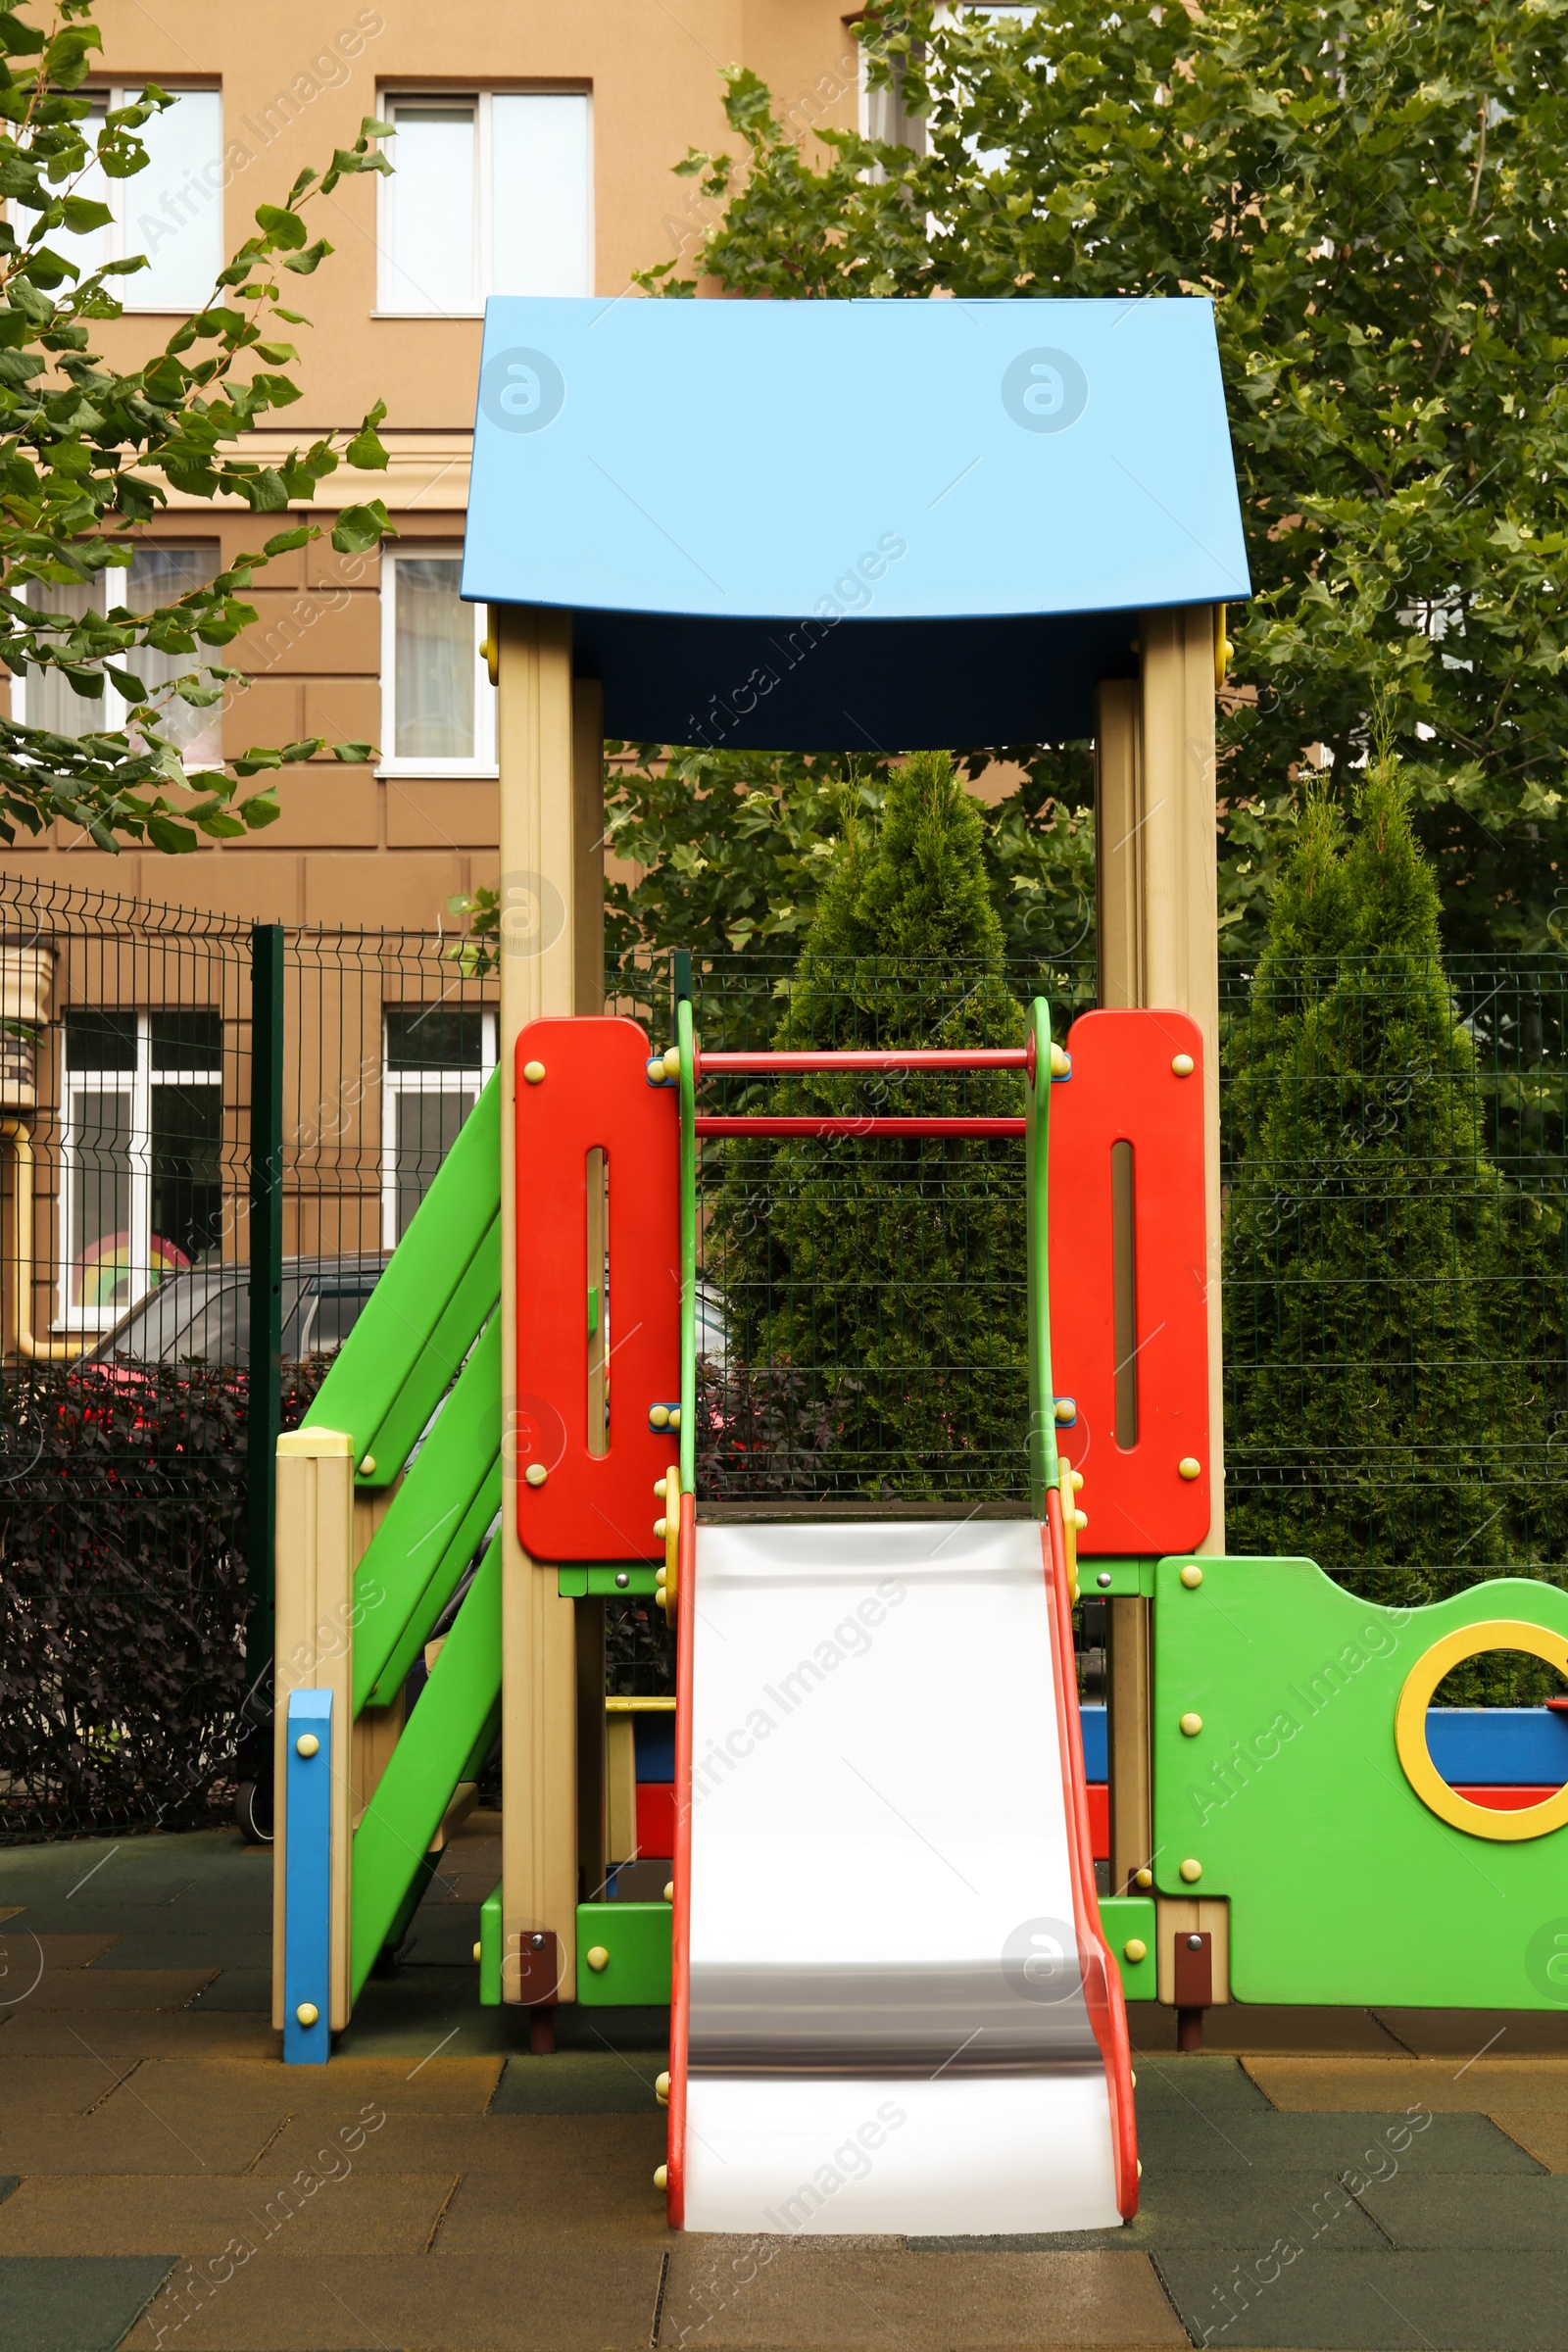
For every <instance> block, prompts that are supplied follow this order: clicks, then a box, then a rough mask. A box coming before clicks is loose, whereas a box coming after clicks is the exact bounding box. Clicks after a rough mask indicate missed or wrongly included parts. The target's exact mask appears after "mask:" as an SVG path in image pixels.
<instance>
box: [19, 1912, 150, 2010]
mask: <svg viewBox="0 0 1568 2352" xmlns="http://www.w3.org/2000/svg"><path fill="white" fill-rule="evenodd" d="M123 1941H124V1938H123V1936H117V1935H110V1934H105V1935H90V1936H83V1935H75V1936H55V1935H50V1934H48V1933H47V1932H46V1933H43V1934H38V1933H36V1932H34V1931H33V1930H32V1929H31V1928H29V1927H28V1924H27V1918H26V1914H25V1913H24V1914H23V1916H22V1918H21V1919H20V1920H19V1921H18V1922H17V1925H16V1926H15V1927H14V1928H10V1929H6V1928H0V1964H3V1966H4V1968H5V1972H6V1973H5V1977H4V1979H3V1980H0V1999H4V1998H9V1997H10V1993H11V1980H12V1978H13V1977H15V1976H17V1975H18V1974H21V1975H22V1976H24V1977H25V1976H26V1975H27V1974H28V1973H29V1963H32V1962H35V1961H36V1960H41V1961H42V1962H43V1965H44V1967H45V1968H46V1969H49V1968H90V1967H91V1966H92V1964H93V1962H94V1961H95V1960H101V1959H102V1958H103V1957H104V1955H105V1953H106V1952H112V1951H114V1949H115V1947H116V1945H117V1944H120V1943H123Z"/></svg>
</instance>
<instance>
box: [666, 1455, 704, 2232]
mask: <svg viewBox="0 0 1568 2352" xmlns="http://www.w3.org/2000/svg"><path fill="white" fill-rule="evenodd" d="M696 1572H697V1498H696V1496H695V1495H682V1496H681V1498H680V1542H679V1546H678V1549H677V1551H676V1554H675V1690H676V1694H677V1701H678V1703H677V1705H676V1708H675V1854H674V1862H673V1868H674V1873H675V1899H674V1903H673V1906H672V1909H673V1913H674V1916H673V1918H672V1919H671V1921H670V1975H669V2142H668V2147H669V2153H668V2157H667V2159H666V2167H667V2169H666V2171H665V2176H664V2213H665V2217H666V2219H667V2220H668V2223H669V2227H670V2228H671V2229H684V2228H685V2226H686V2050H687V2042H688V2038H689V2035H690V2032H691V1997H692V1968H691V1938H692V1891H691V1889H692V1666H693V1657H694V1652H695V1648H696V1627H697V1612H696V1608H695V1606H694V1594H693V1591H692V1586H693V1580H694V1578H695V1576H696Z"/></svg>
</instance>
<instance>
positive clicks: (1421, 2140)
mask: <svg viewBox="0 0 1568 2352" xmlns="http://www.w3.org/2000/svg"><path fill="white" fill-rule="evenodd" d="M1420 2123H1421V2118H1420V2117H1414V2118H1406V2117H1403V2116H1399V2115H1315V2114H1313V2115H1302V2114H1296V2115H1227V2116H1223V2117H1218V2118H1216V2117H1212V2116H1196V2115H1186V2116H1182V2117H1180V2118H1172V2117H1170V2116H1168V2115H1161V2116H1159V2117H1157V2118H1155V2119H1153V2120H1152V2122H1150V2123H1148V2124H1145V2123H1144V2122H1142V2121H1140V2126H1139V2133H1138V2152H1139V2154H1140V2156H1141V2157H1142V2159H1143V2164H1144V2172H1145V2175H1146V2176H1148V2175H1151V2174H1152V2173H1154V2172H1156V2171H1162V2172H1196V2173H1247V2172H1251V2171H1254V2170H1263V2171H1274V2172H1293V2173H1301V2172H1321V2173H1322V2174H1324V2175H1325V2176H1326V2177H1327V2176H1332V2175H1338V2174H1342V2173H1343V2174H1350V2173H1357V2172H1358V2173H1361V2174H1365V2175H1371V2176H1374V2177H1376V2176H1378V2175H1381V2176H1382V2177H1384V2178H1386V2179H1392V2178H1393V2177H1394V2176H1395V2174H1396V2173H1400V2172H1402V2173H1527V2174H1539V2173H1540V2171H1541V2170H1542V2168H1541V2167H1540V2166H1539V2165H1538V2164H1537V2163H1536V2162H1535V2160H1534V2158H1533V2157H1530V2156H1527V2155H1526V2153H1525V2151H1524V2149H1523V2148H1521V2147H1520V2146H1519V2145H1518V2144H1517V2142H1516V2141H1514V2140H1512V2139H1510V2138H1509V2137H1508V2136H1507V2134H1506V2133H1505V2132H1502V2131H1498V2130H1497V2127H1496V2125H1495V2124H1494V2123H1492V2122H1490V2121H1489V2120H1488V2118H1487V2117H1486V2116H1484V2115H1434V2116H1431V2117H1429V2118H1428V2120H1427V2121H1426V2123H1425V2125H1424V2127H1423V2128H1422V2129H1420V2130H1416V2129H1415V2128H1414V2127H1415V2126H1416V2125H1417V2124H1420Z"/></svg>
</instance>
